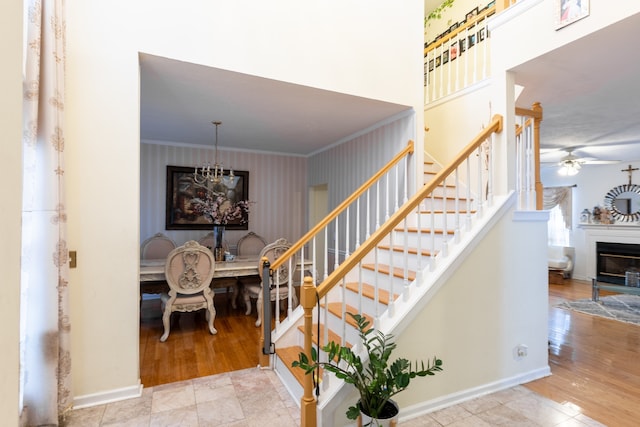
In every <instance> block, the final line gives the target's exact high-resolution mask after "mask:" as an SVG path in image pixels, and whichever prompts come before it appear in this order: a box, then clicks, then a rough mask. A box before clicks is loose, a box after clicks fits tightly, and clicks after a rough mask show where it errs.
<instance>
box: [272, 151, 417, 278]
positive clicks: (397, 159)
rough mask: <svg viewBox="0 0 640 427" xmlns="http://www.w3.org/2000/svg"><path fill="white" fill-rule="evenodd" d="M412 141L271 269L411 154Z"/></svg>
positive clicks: (273, 263) (275, 264)
mask: <svg viewBox="0 0 640 427" xmlns="http://www.w3.org/2000/svg"><path fill="white" fill-rule="evenodd" d="M413 146H414V142H413V141H412V140H409V143H408V144H407V146H406V147H405V148H403V149H402V150H401V151H400V152H399V153H398V154H396V155H395V156H394V158H393V159H391V160H390V161H389V162H388V163H387V164H386V165H384V166H383V167H382V168H381V169H380V170H379V171H378V172H376V173H375V175H373V176H372V177H371V178H369V179H368V180H367V181H366V182H365V183H364V184H362V185H361V186H360V188H358V189H357V190H356V191H354V192H353V193H352V194H351V195H350V196H349V197H347V198H346V199H345V200H344V201H343V202H342V203H340V204H339V205H338V206H336V208H335V209H334V210H333V211H331V213H330V214H329V215H327V216H326V217H324V218H323V219H322V221H320V222H319V223H317V224H316V225H315V226H314V227H313V228H312V229H311V230H309V231H308V232H307V233H306V234H305V235H304V236H302V237H301V238H300V239H299V240H298V241H297V242H296V243H294V244H293V245H291V247H290V248H289V249H288V250H287V251H286V252H285V253H283V254H282V255H281V256H279V257H278V259H276V260H275V261H274V262H272V263H271V271H276V270H277V269H278V267H280V266H281V265H282V264H284V263H285V261H288V260H289V259H290V258H291V257H293V256H294V255H295V254H296V252H298V251H299V250H300V248H302V247H303V246H304V245H306V244H307V243H308V242H309V241H310V240H311V239H312V238H313V237H314V236H315V235H316V234H318V233H319V232H320V231H322V230H323V229H324V228H325V227H326V226H327V225H328V224H329V223H330V222H331V221H333V220H334V219H335V218H336V217H337V216H338V215H340V214H341V213H342V212H343V211H344V210H346V209H347V207H349V206H350V205H351V204H352V203H353V202H354V201H355V200H357V199H358V198H359V197H360V196H361V195H363V194H364V193H365V191H367V190H368V189H369V188H371V187H372V186H373V184H375V183H376V182H377V181H378V180H379V179H380V178H381V177H382V176H383V175H384V174H386V173H387V172H389V171H390V170H391V168H392V167H394V166H395V165H396V164H397V163H398V162H400V160H402V159H403V158H405V157H406V156H408V155H410V154H413V149H414V147H413Z"/></svg>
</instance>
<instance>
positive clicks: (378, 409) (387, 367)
mask: <svg viewBox="0 0 640 427" xmlns="http://www.w3.org/2000/svg"><path fill="white" fill-rule="evenodd" d="M347 314H348V315H349V316H351V317H352V318H353V320H355V322H356V325H357V326H356V328H357V330H358V335H359V337H360V340H361V341H362V345H363V346H364V349H365V350H366V357H365V358H364V360H363V359H362V358H361V357H360V355H358V354H356V352H355V350H353V349H352V348H350V347H346V346H345V347H343V346H342V345H340V344H337V343H335V342H333V341H331V342H329V343H328V344H327V345H325V346H324V347H322V350H323V351H324V352H325V353H326V357H327V361H326V362H321V361H319V355H318V352H317V350H316V349H315V347H312V348H311V360H309V358H308V357H307V355H306V354H305V353H300V354H299V355H298V360H296V361H294V362H293V363H292V366H293V367H299V368H301V369H303V370H304V371H305V374H307V375H309V374H312V373H313V372H314V371H316V369H318V368H322V369H326V370H327V371H328V372H331V373H333V374H335V376H336V377H337V378H339V379H342V380H344V382H346V383H348V384H353V385H354V386H355V387H356V389H358V392H359V393H360V400H358V402H357V403H356V404H355V405H354V406H351V407H349V409H348V410H347V418H349V419H351V420H355V419H357V418H358V416H361V417H362V418H361V420H362V425H363V426H369V425H370V426H380V425H390V424H388V423H389V422H390V423H394V421H393V420H395V419H396V418H397V415H398V412H399V409H398V406H397V404H396V403H395V402H394V401H393V400H392V399H391V397H393V396H394V395H396V394H398V393H400V392H401V391H403V390H405V389H406V388H407V387H408V386H409V383H410V381H411V379H413V378H415V377H425V376H428V375H429V376H430V375H435V373H436V372H440V371H442V360H440V359H438V358H436V357H434V358H433V362H431V363H429V362H428V361H427V365H426V368H425V363H424V362H420V363H421V368H420V369H418V368H417V367H418V363H417V362H416V364H415V368H414V365H412V363H411V362H409V361H408V360H407V359H404V358H398V359H396V360H395V361H393V362H392V363H390V362H389V358H390V357H391V353H392V352H393V350H394V349H395V348H396V344H395V343H394V342H393V341H392V339H393V336H392V335H389V334H387V335H385V334H383V333H382V332H380V331H377V330H375V329H373V328H369V324H370V323H369V321H368V320H367V319H366V318H365V317H363V316H361V315H359V314H352V313H347ZM367 358H368V361H367ZM314 376H315V375H314ZM367 417H368V418H369V419H367ZM391 425H392V424H391Z"/></svg>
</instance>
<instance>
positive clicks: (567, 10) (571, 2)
mask: <svg viewBox="0 0 640 427" xmlns="http://www.w3.org/2000/svg"><path fill="white" fill-rule="evenodd" d="M587 16H589V0H556V1H555V19H556V30H559V29H560V28H563V27H566V26H567V25H569V24H573V23H574V22H576V21H579V20H580V19H582V18H585V17H587Z"/></svg>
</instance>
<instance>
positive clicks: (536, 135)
mask: <svg viewBox="0 0 640 427" xmlns="http://www.w3.org/2000/svg"><path fill="white" fill-rule="evenodd" d="M531 109H532V110H533V111H534V112H536V113H539V116H538V117H535V118H534V119H533V128H534V129H533V156H534V162H535V165H534V173H535V190H536V210H542V207H543V203H542V196H543V194H542V193H543V186H542V180H541V179H540V122H541V121H542V106H541V105H540V103H539V102H535V103H534V104H533V106H532V107H531Z"/></svg>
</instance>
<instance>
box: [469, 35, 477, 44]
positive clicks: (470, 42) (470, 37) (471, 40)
mask: <svg viewBox="0 0 640 427" xmlns="http://www.w3.org/2000/svg"><path fill="white" fill-rule="evenodd" d="M475 44H476V35H475V33H474V34H469V47H473V46H474V45H475Z"/></svg>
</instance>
